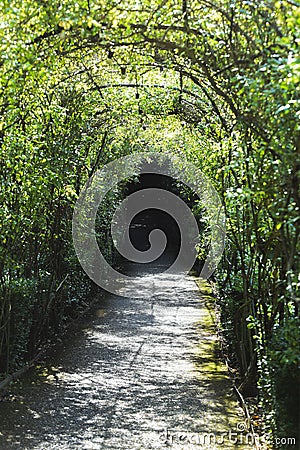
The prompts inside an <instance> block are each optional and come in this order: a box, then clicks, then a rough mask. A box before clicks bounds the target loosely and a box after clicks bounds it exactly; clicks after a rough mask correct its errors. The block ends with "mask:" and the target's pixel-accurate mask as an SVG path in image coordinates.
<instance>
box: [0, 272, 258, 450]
mask: <svg viewBox="0 0 300 450" xmlns="http://www.w3.org/2000/svg"><path fill="white" fill-rule="evenodd" d="M150 278H151V283H153V286H154V287H155V289H153V295H152V296H150V297H149V296H148V297H145V298H144V299H141V298H138V299H137V298H136V299H134V298H123V297H116V296H108V297H107V298H106V299H104V300H101V302H100V303H99V304H98V305H97V308H96V309H95V311H94V316H93V318H92V319H91V320H90V322H89V325H88V326H86V327H85V329H84V330H83V332H81V333H77V334H76V335H74V339H72V340H71V341H70V342H68V343H67V344H66V345H65V348H64V350H63V351H62V352H61V353H60V354H59V355H57V356H55V357H54V358H53V360H52V362H51V364H52V368H50V367H49V368H48V370H45V371H44V373H43V374H42V375H41V376H37V375H36V374H34V375H32V377H31V379H30V380H29V381H27V382H25V383H24V387H23V389H19V388H18V387H13V390H14V391H15V395H16V397H15V400H14V401H10V402H6V403H2V405H1V408H0V414H1V431H2V434H1V436H0V448H1V449H6V450H12V449H22V450H23V449H30V450H45V449H47V448H49V449H51V450H52V449H53V450H54V449H60V450H63V449H69V450H71V449H86V450H87V449H90V450H92V449H93V450H100V449H115V450H121V449H128V450H129V449H130V450H135V449H155V450H159V449H166V448H172V449H184V450H188V449H198V448H204V449H209V450H212V449H231V448H232V449H233V448H240V449H247V448H253V447H252V446H249V447H247V445H246V438H247V436H246V434H245V433H246V432H245V433H244V434H243V433H242V431H243V430H242V428H243V425H244V417H243V414H242V411H241V410H240V408H239V406H238V404H237V401H236V399H235V398H234V395H233V393H232V389H231V384H230V380H229V379H228V374H227V370H226V367H225V365H224V364H223V363H222V362H221V361H220V358H219V355H218V349H217V347H218V346H217V341H216V336H215V333H214V329H213V326H212V323H211V320H210V317H209V312H208V310H207V309H206V307H205V298H204V296H202V295H201V294H200V293H199V290H198V287H197V285H196V283H195V282H194V281H193V279H191V278H186V279H181V280H180V279H179V278H178V279H176V277H175V276H173V275H168V276H167V275H164V276H163V275H161V274H160V275H155V276H152V277H150ZM150 278H149V277H148V276H142V277H141V279H140V281H141V285H140V288H141V290H142V289H143V284H145V287H146V290H147V291H148V288H149V280H150ZM231 433H236V434H233V435H231ZM237 442H238V443H239V445H237Z"/></svg>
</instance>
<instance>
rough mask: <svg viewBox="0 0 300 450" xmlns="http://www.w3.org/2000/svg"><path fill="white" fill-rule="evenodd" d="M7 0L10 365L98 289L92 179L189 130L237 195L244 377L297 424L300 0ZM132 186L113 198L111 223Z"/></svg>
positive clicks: (188, 136) (231, 228)
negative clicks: (86, 229) (85, 222)
mask: <svg viewBox="0 0 300 450" xmlns="http://www.w3.org/2000/svg"><path fill="white" fill-rule="evenodd" d="M0 3H1V30H0V34H1V62H0V67H1V73H0V84H1V88H0V89H1V99H0V139H1V148H0V160H1V166H0V183H1V191H0V198H1V209H0V227H1V228H0V238H1V245H0V292H1V298H2V300H1V307H0V352H1V362H0V371H1V372H2V373H6V372H10V371H12V370H14V369H15V368H16V367H19V366H20V365H22V364H23V363H24V361H26V360H28V359H30V358H31V357H33V356H34V354H35V353H36V351H37V349H38V348H39V347H40V345H41V344H42V343H43V342H45V340H47V339H48V338H49V336H50V335H51V334H54V333H57V332H59V330H60V329H61V326H62V325H63V323H64V322H66V321H67V319H68V318H69V317H70V316H72V315H74V314H76V311H77V310H78V309H80V305H81V302H82V301H83V300H84V299H85V298H86V296H87V295H88V292H89V291H90V289H91V285H90V283H89V281H88V280H87V279H86V278H85V276H84V275H83V274H82V272H81V270H80V268H79V266H78V263H77V261H76V257H75V255H74V251H73V248H72V243H71V225H70V223H71V216H72V209H73V205H74V202H75V201H76V198H77V196H78V194H79V192H80V189H81V188H82V187H83V185H84V183H85V182H86V181H87V179H88V178H89V177H90V176H91V175H93V173H94V172H95V171H96V170H97V169H98V168H100V167H101V166H103V165H104V164H106V163H107V162H109V161H110V160H112V159H114V158H117V157H119V156H122V155H126V154H130V153H131V152H133V151H140V150H143V151H145V150H157V151H164V150H167V149H168V147H169V146H172V148H175V147H176V148H177V151H178V153H179V154H183V155H185V157H187V158H189V159H190V160H191V161H193V163H194V164H197V165H198V166H199V168H201V170H203V172H205V173H206V174H207V176H209V178H210V179H211V181H212V182H213V184H214V186H215V187H216V189H217V190H218V192H219V194H220V195H221V197H222V199H223V203H224V207H225V209H226V215H227V219H228V223H227V235H228V239H227V246H226V250H225V254H224V258H223V260H222V263H221V265H220V266H219V270H218V272H217V275H216V276H217V281H218V286H219V292H220V298H219V303H220V306H221V310H222V320H223V325H224V333H225V335H226V336H227V338H228V345H229V350H230V352H231V353H232V355H235V357H232V361H233V360H235V363H236V364H238V366H239V368H240V384H241V389H242V391H243V392H244V394H245V396H247V395H250V396H251V395H256V388H257V386H258V391H259V396H260V399H261V402H262V406H263V409H264V412H265V417H266V419H267V422H266V423H267V425H266V427H267V428H266V429H267V431H268V432H269V433H273V437H274V436H286V435H294V434H295V428H296V427H297V425H296V424H297V417H296V416H297V405H296V400H295V399H296V398H297V395H295V391H297V384H299V372H298V371H297V365H298V363H299V351H298V349H297V345H296V343H297V342H298V339H299V318H298V317H299V316H298V314H299V265H300V264H299V230H300V229H299V226H300V215H299V208H300V193H299V171H300V163H299V150H300V144H299V143H300V128H299V115H300V112H299V76H300V75H299V74H300V59H299V39H300V32H299V29H300V27H299V24H300V7H299V5H298V4H297V2H295V1H285V0H282V1H273V0H266V1H263V2H261V1H256V0H255V1H246V0H230V1H227V0H225V1H222V2H219V1H218V0H213V1H206V0H204V1H193V0H189V1H186V2H185V1H184V2H181V1H180V2H179V1H178V2H177V1H172V2H171V1H169V0H167V1H164V2H156V1H154V2H153V1H151V2H150V1H146V2H143V3H141V2H136V1H134V2H132V1H130V0H126V2H122V3H118V2H115V1H101V0H99V1H85V0H79V1H76V2H75V1H72V0H64V1H61V2H57V1H54V2H50V3H49V2H40V1H30V2H29V1H27V0H26V1H24V0H23V1H19V0H14V1H10V2H8V1H4V0H1V2H0ZM121 197H122V190H121V189H120V190H119V191H118V192H115V193H113V194H112V198H111V199H110V201H109V202H108V203H107V211H106V212H105V211H103V214H102V223H100V224H99V226H100V229H99V236H100V240H101V239H103V240H104V239H105V238H106V237H105V236H106V230H107V223H108V221H109V217H110V214H111V211H112V210H113V209H114V207H115V206H116V205H117V203H118V201H119V200H120V198H121ZM106 256H107V258H108V259H110V258H113V255H112V252H111V250H110V249H108V250H107V255H106ZM287 386H289V388H287Z"/></svg>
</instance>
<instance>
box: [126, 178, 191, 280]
mask: <svg viewBox="0 0 300 450" xmlns="http://www.w3.org/2000/svg"><path fill="white" fill-rule="evenodd" d="M149 188H158V189H162V190H163V191H169V192H171V193H173V194H175V195H176V196H178V197H180V198H181V199H182V200H183V201H185V203H186V204H187V205H188V206H189V207H192V205H193V203H194V201H195V196H194V195H193V194H192V193H191V192H187V190H186V189H185V191H184V189H182V188H183V185H181V184H180V183H178V182H177V181H174V180H173V178H171V177H169V176H166V175H161V174H156V173H144V174H141V175H139V177H138V180H135V181H129V182H128V183H127V185H126V187H125V190H124V194H125V197H128V196H129V195H131V194H133V193H135V192H138V191H142V190H145V189H149ZM183 192H184V194H183ZM155 229H160V230H162V231H163V233H164V234H165V236H166V239H167V244H166V248H165V250H164V252H163V254H162V255H161V256H159V257H158V258H157V259H155V260H154V261H152V262H147V263H143V264H141V263H137V262H133V261H129V260H128V259H126V258H124V257H123V256H121V255H120V254H118V256H117V266H118V268H119V270H120V271H121V272H122V273H124V274H131V273H133V272H135V273H137V272H141V271H142V272H143V273H148V272H150V273H159V272H162V271H164V270H166V269H167V268H168V267H170V266H171V265H172V264H173V263H174V261H175V260H176V258H177V256H178V254H179V251H180V246H181V235H180V229H179V226H178V224H177V222H176V220H175V219H174V218H173V217H172V216H171V215H170V214H169V213H167V212H165V211H162V210H160V209H156V208H148V209H145V210H143V211H140V212H139V213H137V214H136V215H135V216H134V217H133V219H132V221H131V223H130V227H129V237H130V241H131V243H132V245H133V246H134V247H135V248H136V249H137V250H140V251H142V252H144V251H146V250H148V249H149V248H150V243H149V234H150V233H151V231H152V230H155Z"/></svg>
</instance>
